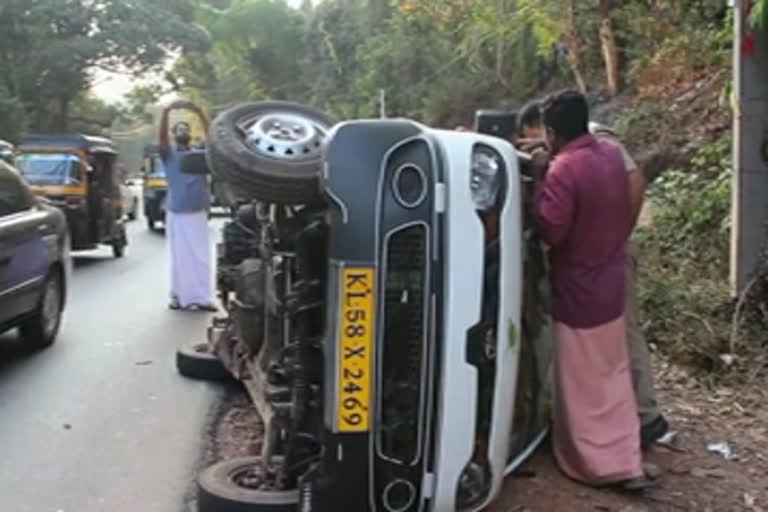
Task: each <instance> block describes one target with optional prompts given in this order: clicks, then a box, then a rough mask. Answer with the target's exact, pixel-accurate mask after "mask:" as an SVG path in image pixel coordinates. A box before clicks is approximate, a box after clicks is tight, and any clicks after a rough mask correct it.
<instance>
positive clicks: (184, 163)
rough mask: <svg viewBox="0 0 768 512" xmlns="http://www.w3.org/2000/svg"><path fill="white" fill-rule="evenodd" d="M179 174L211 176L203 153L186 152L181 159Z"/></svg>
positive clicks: (195, 151) (197, 151)
mask: <svg viewBox="0 0 768 512" xmlns="http://www.w3.org/2000/svg"><path fill="white" fill-rule="evenodd" d="M181 172H182V173H184V174H211V170H210V169H209V168H208V162H207V161H206V159H205V151H199V150H193V151H187V152H186V153H184V154H183V155H182V157H181Z"/></svg>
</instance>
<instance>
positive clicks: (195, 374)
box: [176, 343, 234, 382]
mask: <svg viewBox="0 0 768 512" xmlns="http://www.w3.org/2000/svg"><path fill="white" fill-rule="evenodd" d="M176 369H177V370H178V372H179V374H181V375H183V376H184V377H187V378H190V379H195V380H207V381H212V382H226V381H231V380H233V379H234V377H232V374H230V373H229V371H228V370H227V369H226V368H225V367H224V365H223V364H221V361H219V359H218V358H217V357H216V356H215V355H214V354H212V353H211V351H210V347H209V345H208V344H207V343H198V344H196V345H188V346H183V347H181V348H179V349H178V350H177V351H176Z"/></svg>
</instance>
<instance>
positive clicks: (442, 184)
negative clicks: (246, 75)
mask: <svg viewBox="0 0 768 512" xmlns="http://www.w3.org/2000/svg"><path fill="white" fill-rule="evenodd" d="M211 133H212V138H211V140H209V142H208V146H207V151H206V158H207V167H208V168H209V169H210V172H212V173H213V174H214V176H215V177H216V179H217V180H219V182H220V183H222V186H221V187H220V189H219V190H222V192H221V193H222V196H224V197H222V198H220V199H219V200H220V201H221V202H222V203H225V204H227V205H228V206H229V210H230V212H231V214H230V218H229V219H228V221H227V222H226V224H225V226H224V228H223V230H222V242H221V243H220V244H219V245H218V253H217V290H218V294H219V298H220V300H221V303H222V305H223V309H224V311H225V314H223V315H220V316H218V317H216V318H215V319H214V320H213V321H212V324H211V325H210V327H209V329H208V343H207V350H208V351H209V352H210V353H211V354H212V355H215V356H216V360H217V363H218V364H221V365H223V366H224V367H225V368H226V369H227V370H228V372H229V373H230V374H231V375H232V376H234V377H235V378H236V379H237V380H239V381H240V382H242V384H243V385H244V387H245V389H246V390H247V391H248V394H249V396H250V398H251V401H252V403H253V405H254V407H255V408H256V410H257V411H258V414H259V416H260V417H261V419H262V421H263V423H264V428H265V433H264V442H263V445H262V453H261V454H260V456H259V457H254V458H252V460H250V461H241V462H242V464H241V465H240V466H236V465H233V464H230V466H232V467H233V468H235V466H236V468H235V469H232V468H230V469H229V470H228V472H227V471H223V470H222V469H221V464H220V465H219V466H215V467H214V468H213V469H210V470H207V471H206V472H204V474H203V475H201V478H200V480H199V490H200V492H199V500H198V501H199V503H198V506H199V510H200V511H201V512H208V511H210V510H219V509H221V510H230V509H229V508H220V507H222V506H223V504H226V506H230V507H233V506H239V505H237V504H242V506H243V508H237V509H236V510H251V511H253V512H256V511H258V510H286V511H289V510H293V511H299V510H301V511H312V510H319V511H330V510H355V511H365V510H370V511H373V510H387V511H390V512H393V511H396V512H408V511H417V510H430V511H449V510H457V511H459V510H461V511H464V510H466V511H469V510H480V509H481V508H482V507H484V506H485V505H487V503H488V502H489V501H491V500H492V499H493V497H494V496H495V494H496V493H498V490H499V487H500V485H501V481H502V479H503V477H504V476H505V474H507V473H509V471H511V470H512V469H514V467H516V465H518V464H519V463H520V461H521V460H522V459H523V458H524V457H525V456H527V454H529V453H530V451H531V449H532V448H533V447H535V445H536V444H538V442H539V441H540V440H541V438H542V437H543V434H544V433H545V431H546V423H547V419H546V412H543V411H545V407H544V405H543V401H544V400H545V399H546V398H545V390H544V388H545V387H546V386H544V385H543V382H544V381H545V380H546V372H547V366H548V362H547V361H546V359H547V355H546V353H543V354H542V353H541V351H540V349H536V347H535V345H534V344H533V342H532V340H529V339H528V338H530V337H532V336H535V337H538V336H539V335H540V334H541V332H546V329H541V325H542V322H543V320H542V319H543V318H544V317H545V316H546V315H545V312H543V310H541V311H540V309H541V308H539V304H541V300H540V298H539V296H540V294H539V292H538V289H539V287H540V286H541V282H542V281H541V279H542V278H543V272H542V271H541V269H540V268H539V267H540V265H538V263H540V262H541V261H542V259H541V254H540V253H539V252H537V251H538V250H539V249H538V248H539V245H538V243H537V242H536V241H533V242H531V243H528V244H526V243H525V236H526V233H527V234H528V235H530V231H526V230H525V226H526V223H527V222H529V220H528V219H525V218H524V215H523V210H524V209H523V208H522V207H521V206H522V204H521V202H522V199H521V198H523V197H527V196H529V192H528V191H526V190H525V180H521V179H520V177H521V174H520V165H521V164H520V162H523V163H524V156H522V155H518V154H516V153H515V152H514V150H513V149H512V148H511V146H510V145H509V144H508V143H506V142H502V141H498V140H494V139H493V138H491V137H486V136H482V135H478V134H459V133H455V132H446V131H437V130H432V129H429V128H426V127H424V126H422V125H419V124H417V123H414V122H412V121H407V120H374V121H351V122H345V123H336V122H335V120H333V119H331V118H329V117H328V116H325V115H324V114H322V113H320V112H317V111H315V110H313V109H309V108H307V107H303V106H300V105H294V104H288V103H280V102H266V103H257V104H247V105H243V106H240V107H236V108H235V109H233V110H232V111H229V112H227V113H224V114H222V115H221V116H219V118H218V119H217V120H216V121H215V122H214V126H213V128H212V131H211ZM489 219H493V220H494V221H495V222H497V223H498V225H499V228H500V229H499V231H498V233H499V234H498V235H493V234H490V233H489V230H488V229H487V225H488V222H489ZM524 252H527V253H528V254H527V256H526V257H524V256H523V253H524ZM532 264H536V265H537V266H532ZM524 273H525V275H526V276H535V278H534V279H529V280H528V283H529V285H528V286H527V287H525V286H523V275H524ZM531 283H532V284H531ZM500 290H505V292H504V293H500ZM523 301H525V302H526V303H527V307H526V308H525V311H526V313H527V314H522V313H521V312H522V311H523V307H522V302H523ZM531 304H534V306H535V307H534V308H532V307H531ZM532 310H533V311H534V312H533V313H530V312H531V311H532ZM521 381H524V382H523V383H522V384H520V382H521ZM521 411H522V415H521ZM513 412H514V414H513ZM228 467H229V466H228ZM224 480H226V482H225V481H224ZM227 485H229V486H230V487H232V488H237V489H238V493H235V494H236V495H237V497H233V496H235V495H234V494H232V493H228V492H223V491H221V489H222V488H225V487H226V486H227ZM233 504H234V505H233ZM217 507H219V508H217ZM246 507H249V508H246ZM231 510H235V508H232V509H231Z"/></svg>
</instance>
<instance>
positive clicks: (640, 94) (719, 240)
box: [0, 0, 768, 380]
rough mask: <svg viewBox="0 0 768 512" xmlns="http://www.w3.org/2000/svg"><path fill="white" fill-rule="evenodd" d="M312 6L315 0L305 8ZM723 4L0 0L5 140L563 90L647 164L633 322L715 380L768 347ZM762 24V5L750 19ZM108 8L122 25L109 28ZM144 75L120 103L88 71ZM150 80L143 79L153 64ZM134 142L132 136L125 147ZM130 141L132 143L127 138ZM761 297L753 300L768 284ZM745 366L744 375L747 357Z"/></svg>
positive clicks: (436, 109) (468, 107) (767, 5)
mask: <svg viewBox="0 0 768 512" xmlns="http://www.w3.org/2000/svg"><path fill="white" fill-rule="evenodd" d="M313 4H314V5H313ZM726 4H727V3H726V2H723V1H722V0H696V1H688V2H679V1H675V0H625V1H617V0H580V1H576V0H565V1H563V0H476V1H471V2H470V1H466V0H418V1H417V0H324V1H322V2H314V3H313V2H311V1H309V0H306V1H304V2H294V3H293V5H289V4H288V3H286V2H282V1H279V0H209V1H205V0H163V1H152V2H149V1H144V0H136V1H133V2H115V1H111V0H96V1H85V0H38V1H36V2H32V3H30V2H28V1H26V0H7V1H5V2H3V3H2V5H0V48H3V51H2V52H0V66H1V67H2V68H3V69H4V70H7V72H6V73H4V74H3V78H2V80H0V138H7V139H10V140H16V139H17V138H18V137H19V136H20V135H21V134H22V133H25V132H29V131H65V130H80V131H87V132H90V133H104V134H113V135H115V136H118V137H122V138H123V139H125V141H126V144H127V147H131V148H138V147H140V146H141V144H139V143H138V142H137V141H138V140H139V137H140V138H141V143H142V144H143V143H144V142H146V141H148V140H149V138H151V132H152V129H151V126H152V122H153V119H154V117H153V115H154V112H155V108H156V106H157V104H158V103H159V102H160V101H161V98H164V97H166V96H167V95H169V94H176V95H183V96H186V97H188V98H190V99H192V100H194V101H196V102H199V103H201V104H202V105H204V106H205V107H206V108H207V109H208V110H209V111H211V112H213V113H216V112H219V111H221V110H223V109H225V108H227V107H229V106H232V105H233V104H235V103H237V102H240V101H246V100H259V99H264V98H274V99H287V100H292V101H298V102H303V103H308V104H312V105H314V106H316V107H319V108H322V109H325V110H327V111H329V112H331V113H333V114H335V115H337V116H339V117H341V118H349V117H378V116H379V115H380V114H381V113H382V112H383V113H385V114H386V115H389V116H407V117H411V118H415V119H418V120H421V121H423V122H426V123H429V124H431V125H435V126H442V127H452V126H455V125H457V124H468V123H470V122H471V119H472V116H473V113H474V111H475V110H476V109H478V108H487V107H510V108H514V107H518V106H519V105H521V104H522V103H523V102H524V101H526V100H528V99H530V98H532V97H534V96H536V95H540V94H543V93H545V92H547V91H553V90H556V89H558V88H562V87H575V88H579V89H581V90H583V91H584V92H586V93H587V94H588V95H589V97H590V99H591V100H592V102H593V103H594V105H595V110H594V111H595V116H596V117H597V118H599V120H600V121H603V122H605V123H608V124H612V125H613V126H615V127H616V128H617V130H619V132H620V133H621V134H622V138H623V139H624V141H625V142H626V143H627V145H628V146H629V147H630V149H631V150H632V151H633V154H634V155H635V156H636V157H637V159H638V160H639V162H640V163H641V164H642V165H643V166H644V167H645V168H646V169H647V170H648V171H649V172H650V173H651V174H652V175H654V176H658V178H657V179H656V180H655V181H654V183H653V185H652V186H651V188H650V190H649V195H648V197H649V201H648V202H649V205H650V206H649V211H650V212H651V213H652V215H650V217H651V218H652V220H651V221H650V222H648V223H646V225H645V226H643V227H642V228H641V229H640V230H639V231H638V240H639V242H640V246H641V261H642V262H641V265H642V269H641V277H642V278H641V280H640V287H641V289H640V294H641V299H642V305H643V317H644V327H645V330H646V333H647V335H648V338H649V340H650V341H651V342H652V343H653V345H654V347H655V348H656V349H657V350H658V352H659V353H663V354H665V355H666V356H669V357H672V358H673V360H674V361H675V362H680V363H683V364H686V365H689V366H690V367H691V368H694V369H696V370H697V371H699V372H700V374H701V375H703V376H706V377H707V378H713V377H717V378H718V379H720V378H722V377H729V376H730V377H733V376H736V377H738V379H741V380H749V379H750V378H756V377H750V376H752V375H759V374H760V372H762V369H763V359H762V358H760V357H756V354H758V353H759V352H760V351H761V350H762V349H763V347H764V345H765V344H766V343H768V336H767V335H765V334H764V333H765V332H768V329H766V328H765V327H766V324H768V309H766V308H765V307H764V306H763V305H762V304H761V302H760V297H761V296H764V294H763V293H762V292H763V290H764V288H765V287H766V286H767V285H766V284H764V283H763V281H762V279H757V280H756V281H755V282H753V283H752V286H751V287H750V290H749V293H747V294H746V295H745V296H744V297H742V300H741V301H734V300H731V298H730V296H729V293H728V288H727V277H728V251H729V245H728V240H729V230H730V217H729V215H730V207H729V203H730V176H731V165H730V138H729V135H728V133H729V131H730V106H729V103H728V93H729V83H730V73H729V68H730V55H731V49H732V40H731V37H732V36H731V32H732V18H731V16H732V13H731V10H730V9H729V8H728V7H727V5H726ZM766 18H768V0H760V1H758V2H756V7H755V10H754V19H753V22H755V23H761V22H762V21H763V20H764V19H766ZM117 20H119V22H118V21H117ZM99 69H100V70H111V71H114V70H121V71H124V72H126V73H131V74H133V75H134V76H135V77H137V78H138V77H147V76H153V77H156V80H155V81H154V82H153V83H151V84H149V85H147V84H146V83H144V84H143V85H139V86H137V87H136V88H135V89H134V90H133V92H132V93H131V94H130V95H129V96H128V97H127V98H126V100H125V102H124V103H123V104H117V105H107V104H105V103H104V102H103V101H102V100H100V99H99V98H97V97H96V96H94V95H93V94H92V92H91V88H92V87H93V86H94V85H95V84H96V81H97V80H98V77H99V76H100V75H99V73H97V72H96V70H99ZM150 74H151V75H150ZM131 137H133V138H136V141H133V139H131ZM129 139H130V140H129ZM761 294H762V295H761ZM745 367H746V368H748V369H749V371H746V372H744V371H742V369H743V368H745Z"/></svg>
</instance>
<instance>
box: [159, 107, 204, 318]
mask: <svg viewBox="0 0 768 512" xmlns="http://www.w3.org/2000/svg"><path fill="white" fill-rule="evenodd" d="M176 109H179V110H189V111H191V112H193V113H195V114H197V116H198V117H199V119H200V121H201V123H202V124H203V129H204V130H205V132H206V133H207V131H208V119H207V118H206V116H205V114H204V113H203V111H202V110H201V109H200V108H199V107H197V106H196V105H195V104H193V103H191V102H188V101H176V102H174V103H172V104H171V105H169V106H168V107H167V108H165V109H164V110H163V113H162V116H161V118H160V134H159V143H158V147H159V151H160V157H161V159H162V162H163V166H164V167H165V171H166V176H167V178H168V204H167V208H166V214H165V217H166V219H165V228H166V236H167V239H168V249H169V252H170V270H171V293H170V295H171V297H170V302H169V304H168V307H169V308H170V309H185V310H197V311H216V307H215V306H214V305H213V290H212V282H213V279H212V266H211V245H210V234H209V231H208V209H209V206H210V198H209V191H208V180H207V177H206V176H204V175H195V174H184V173H182V172H181V162H182V158H183V155H184V154H185V153H187V152H189V151H193V149H192V137H191V127H190V125H189V123H186V122H183V121H181V122H178V123H176V124H175V125H174V126H173V128H170V127H169V122H170V121H169V117H170V112H171V111H172V110H176ZM171 137H173V139H171Z"/></svg>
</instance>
